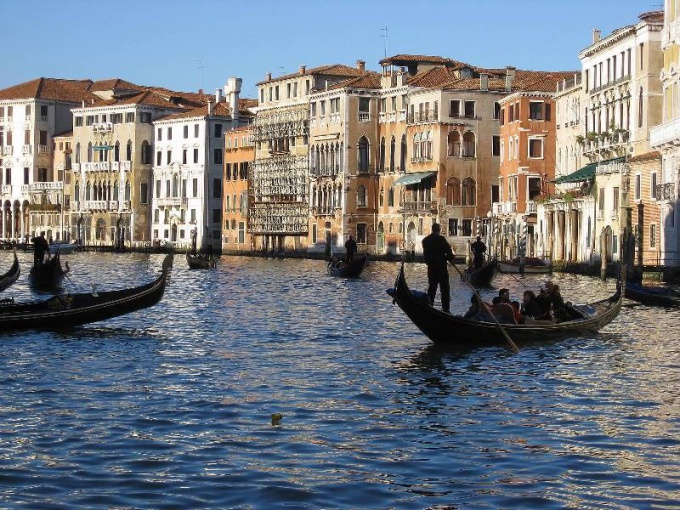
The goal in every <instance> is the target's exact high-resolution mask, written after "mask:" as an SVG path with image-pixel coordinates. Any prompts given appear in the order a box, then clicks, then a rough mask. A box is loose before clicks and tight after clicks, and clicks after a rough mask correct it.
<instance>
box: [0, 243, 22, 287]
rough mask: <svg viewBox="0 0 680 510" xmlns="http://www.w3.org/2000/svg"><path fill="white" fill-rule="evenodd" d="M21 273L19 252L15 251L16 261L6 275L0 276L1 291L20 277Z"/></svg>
mask: <svg viewBox="0 0 680 510" xmlns="http://www.w3.org/2000/svg"><path fill="white" fill-rule="evenodd" d="M20 274H21V268H20V267H19V259H18V258H17V252H16V251H15V252H14V262H12V266H11V267H10V268H9V271H7V272H6V273H5V274H4V275H2V276H0V291H3V290H5V289H6V288H7V287H9V286H10V285H12V284H13V283H14V282H16V281H17V280H18V279H19V275H20Z"/></svg>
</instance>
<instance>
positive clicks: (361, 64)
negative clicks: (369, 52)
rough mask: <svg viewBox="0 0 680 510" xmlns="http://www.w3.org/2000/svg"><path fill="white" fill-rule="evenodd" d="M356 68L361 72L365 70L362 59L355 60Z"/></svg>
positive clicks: (364, 63)
mask: <svg viewBox="0 0 680 510" xmlns="http://www.w3.org/2000/svg"><path fill="white" fill-rule="evenodd" d="M357 69H358V70H359V71H361V72H362V73H363V72H364V71H365V70H366V62H365V61H364V60H357Z"/></svg>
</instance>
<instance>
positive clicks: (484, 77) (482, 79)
mask: <svg viewBox="0 0 680 510" xmlns="http://www.w3.org/2000/svg"><path fill="white" fill-rule="evenodd" d="M479 90H489V75H488V74H486V73H480V75H479Z"/></svg>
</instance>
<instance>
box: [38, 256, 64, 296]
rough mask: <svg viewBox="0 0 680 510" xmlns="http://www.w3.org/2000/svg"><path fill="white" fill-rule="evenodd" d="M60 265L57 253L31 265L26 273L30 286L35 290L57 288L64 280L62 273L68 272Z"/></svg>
mask: <svg viewBox="0 0 680 510" xmlns="http://www.w3.org/2000/svg"><path fill="white" fill-rule="evenodd" d="M66 267H67V270H66V271H64V269H63V268H62V267H61V259H60V258H59V253H57V254H56V255H54V256H53V257H50V258H49V259H47V260H45V261H43V262H41V263H40V264H37V265H35V264H34V265H33V267H31V272H30V273H29V275H28V279H29V282H30V284H31V287H33V288H34V289H36V290H47V291H51V290H58V289H60V288H61V284H62V282H63V281H64V274H66V272H68V266H66Z"/></svg>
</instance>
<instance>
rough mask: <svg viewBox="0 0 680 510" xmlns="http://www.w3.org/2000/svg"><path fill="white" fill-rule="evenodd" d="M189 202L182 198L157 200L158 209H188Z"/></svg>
mask: <svg viewBox="0 0 680 510" xmlns="http://www.w3.org/2000/svg"><path fill="white" fill-rule="evenodd" d="M188 203H189V201H188V199H187V198H182V197H162V198H157V199H156V204H157V205H158V207H187V205H188Z"/></svg>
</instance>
